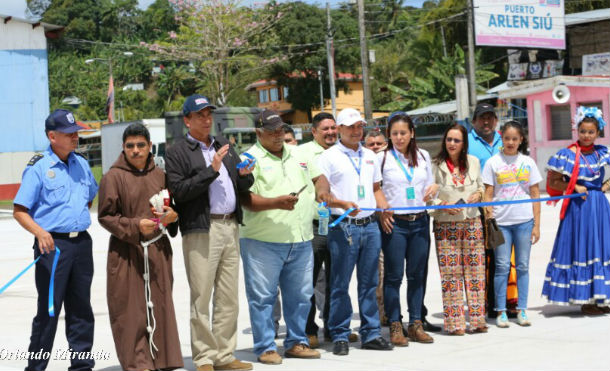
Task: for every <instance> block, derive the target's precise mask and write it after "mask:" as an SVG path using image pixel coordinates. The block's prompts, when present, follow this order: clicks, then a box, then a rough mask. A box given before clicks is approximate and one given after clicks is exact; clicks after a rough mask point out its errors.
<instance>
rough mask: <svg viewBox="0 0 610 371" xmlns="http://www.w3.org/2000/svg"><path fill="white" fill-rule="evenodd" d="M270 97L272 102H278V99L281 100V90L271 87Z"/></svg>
mask: <svg viewBox="0 0 610 371" xmlns="http://www.w3.org/2000/svg"><path fill="white" fill-rule="evenodd" d="M269 97H270V99H269V100H270V101H271V102H277V101H278V100H280V91H279V90H278V88H271V89H269Z"/></svg>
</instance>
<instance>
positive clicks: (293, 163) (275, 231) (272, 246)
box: [240, 110, 347, 364]
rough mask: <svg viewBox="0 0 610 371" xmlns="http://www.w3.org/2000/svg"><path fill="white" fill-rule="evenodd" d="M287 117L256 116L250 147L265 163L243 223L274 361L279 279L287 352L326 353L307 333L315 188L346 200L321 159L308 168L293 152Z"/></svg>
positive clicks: (253, 299)
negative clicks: (285, 126)
mask: <svg viewBox="0 0 610 371" xmlns="http://www.w3.org/2000/svg"><path fill="white" fill-rule="evenodd" d="M282 125H283V122H282V119H281V118H280V116H279V115H278V114H277V113H276V112H274V111H270V110H264V111H263V112H261V113H260V114H259V115H258V116H257V117H256V119H255V127H256V135H257V138H258V141H257V143H256V144H255V145H254V146H252V147H251V148H250V149H248V151H247V153H248V154H249V155H250V156H252V157H254V159H255V160H256V163H257V164H256V167H255V168H254V170H253V172H252V175H253V176H254V184H253V185H252V187H250V193H249V195H248V196H247V197H244V200H243V204H244V206H245V210H244V224H245V226H244V227H243V228H241V230H240V237H241V239H240V245H241V256H242V260H243V266H244V277H245V283H246V295H247V297H248V303H249V305H248V307H249V311H250V322H251V325H252V336H253V338H254V353H256V355H257V357H258V360H259V361H260V362H261V363H267V364H279V363H281V362H282V358H281V357H280V355H279V354H278V353H277V345H276V344H275V341H274V337H275V329H274V325H273V317H272V312H273V304H274V303H275V301H276V298H277V294H278V286H279V287H280V289H281V290H282V301H283V303H282V304H283V307H284V318H285V322H286V326H287V328H288V331H287V337H286V340H285V341H284V347H285V349H286V352H285V353H284V355H285V356H286V357H294V358H320V353H318V352H317V351H315V350H312V349H310V348H309V342H308V340H307V335H306V334H305V323H306V321H307V315H308V313H309V309H310V305H311V304H310V300H311V296H312V295H313V283H312V277H313V273H312V270H313V254H312V248H311V240H312V239H313V231H312V224H311V220H312V219H313V215H314V212H315V208H314V207H313V195H314V194H316V193H317V194H318V195H319V199H323V200H325V201H327V202H328V203H332V204H342V205H345V204H344V203H343V202H341V201H335V200H334V199H332V197H331V196H330V192H329V185H328V181H327V180H326V178H325V177H324V176H320V171H319V170H318V169H317V166H315V164H313V165H314V166H313V167H312V168H310V169H307V171H306V170H304V169H303V168H302V167H301V165H300V164H299V162H298V161H297V159H296V157H295V156H294V154H293V152H292V151H293V149H295V147H292V146H287V145H285V144H284V141H283V139H284V131H283V129H282ZM312 179H313V181H312ZM314 181H315V190H317V192H315V190H314ZM299 196H300V197H299ZM346 206H347V205H346Z"/></svg>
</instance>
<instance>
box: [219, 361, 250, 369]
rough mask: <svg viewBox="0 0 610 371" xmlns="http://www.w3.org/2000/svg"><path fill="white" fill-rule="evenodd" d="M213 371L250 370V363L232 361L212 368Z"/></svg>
mask: <svg viewBox="0 0 610 371" xmlns="http://www.w3.org/2000/svg"><path fill="white" fill-rule="evenodd" d="M214 370H252V363H248V362H242V361H240V360H239V359H234V360H233V362H230V363H227V364H224V365H216V366H214Z"/></svg>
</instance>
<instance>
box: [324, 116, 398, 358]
mask: <svg viewBox="0 0 610 371" xmlns="http://www.w3.org/2000/svg"><path fill="white" fill-rule="evenodd" d="M365 123H366V122H365V121H364V119H363V118H362V116H361V115H360V113H359V112H358V111H357V110H355V109H353V108H346V109H344V110H342V111H341V112H340V113H339V115H338V116H337V125H338V126H339V133H340V135H341V139H340V141H339V142H338V143H337V144H336V145H334V146H333V147H331V148H329V149H328V150H326V151H324V152H323V153H322V154H321V155H320V157H319V159H318V166H319V168H320V171H321V172H322V174H323V175H324V176H326V178H327V179H328V182H329V183H330V190H331V193H332V195H333V196H335V197H337V198H340V199H342V200H345V201H347V202H351V203H355V204H356V205H358V207H359V208H382V209H385V208H388V203H387V201H386V199H385V196H384V195H383V192H382V190H381V187H380V182H381V169H380V164H379V162H378V160H377V157H376V155H375V153H374V152H373V151H371V150H369V149H366V148H364V147H363V146H362V145H361V144H360V140H361V138H362V134H363V130H364V125H365ZM345 211H346V210H344V209H341V208H332V209H331V214H332V216H333V217H332V218H331V220H332V219H336V218H337V217H338V216H339V215H341V214H343V213H344V212H345ZM357 211H358V210H356V211H354V212H352V213H351V214H350V216H349V217H347V218H345V219H343V221H341V222H340V223H339V224H338V225H337V226H335V227H333V228H330V229H329V232H328V248H329V250H330V255H331V261H332V262H333V264H331V273H330V314H329V318H328V327H329V329H330V335H331V337H332V340H333V343H334V347H333V353H334V354H336V355H347V354H348V353H349V346H348V336H349V334H350V322H351V319H352V313H353V311H352V305H351V300H350V297H349V293H348V290H349V283H350V278H351V276H352V272H353V271H354V267H355V266H357V277H358V303H359V306H360V322H361V324H360V337H361V341H362V348H363V349H372V350H391V349H392V345H391V344H389V343H388V342H387V341H386V340H385V339H384V338H382V337H381V328H380V324H379V310H378V308H377V300H376V295H375V289H376V287H377V280H378V278H377V274H378V268H377V262H378V260H379V251H380V249H381V234H380V232H379V227H378V225H377V222H376V218H375V214H374V211H370V210H363V211H359V212H357Z"/></svg>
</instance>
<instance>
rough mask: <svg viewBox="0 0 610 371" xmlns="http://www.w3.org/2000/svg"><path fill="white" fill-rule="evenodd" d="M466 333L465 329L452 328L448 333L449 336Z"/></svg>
mask: <svg viewBox="0 0 610 371" xmlns="http://www.w3.org/2000/svg"><path fill="white" fill-rule="evenodd" d="M465 333H466V331H464V330H461V329H460V330H453V331H449V335H450V336H464V334H465Z"/></svg>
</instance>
